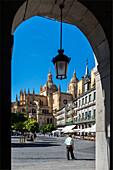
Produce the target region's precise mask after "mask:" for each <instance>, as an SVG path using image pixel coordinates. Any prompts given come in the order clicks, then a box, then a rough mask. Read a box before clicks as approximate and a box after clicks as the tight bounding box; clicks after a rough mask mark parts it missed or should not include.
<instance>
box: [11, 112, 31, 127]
mask: <svg viewBox="0 0 113 170" xmlns="http://www.w3.org/2000/svg"><path fill="white" fill-rule="evenodd" d="M26 120H28V118H27V116H25V115H24V113H11V126H13V125H14V123H19V122H25V121H26Z"/></svg>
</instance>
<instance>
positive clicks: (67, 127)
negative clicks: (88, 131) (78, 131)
mask: <svg viewBox="0 0 113 170" xmlns="http://www.w3.org/2000/svg"><path fill="white" fill-rule="evenodd" d="M75 126H76V125H70V126H65V127H64V128H63V129H62V132H69V131H70V130H72V129H73V128H74V127H75Z"/></svg>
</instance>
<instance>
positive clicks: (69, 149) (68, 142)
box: [64, 134, 75, 160]
mask: <svg viewBox="0 0 113 170" xmlns="http://www.w3.org/2000/svg"><path fill="white" fill-rule="evenodd" d="M64 143H65V145H66V150H67V160H69V152H70V154H71V158H72V159H75V157H74V154H73V150H74V141H73V139H72V137H71V134H69V136H68V137H67V138H66V140H65V142H64Z"/></svg>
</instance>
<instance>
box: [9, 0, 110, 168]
mask: <svg viewBox="0 0 113 170" xmlns="http://www.w3.org/2000/svg"><path fill="white" fill-rule="evenodd" d="M62 2H63V1H61V0H60V1H56V3H55V1H51V0H48V1H39V0H37V1H36V0H29V1H26V2H25V3H24V4H23V5H22V6H21V7H20V8H19V10H18V11H17V13H16V15H15V17H14V20H13V24H12V34H13V32H14V30H15V29H16V28H17V26H18V25H19V24H20V23H22V22H23V21H24V20H27V19H28V18H30V17H33V16H35V15H38V16H42V17H47V18H49V19H55V20H58V21H59V20H60V11H59V5H60V4H61V3H62ZM63 22H66V23H69V24H73V25H76V26H77V27H78V28H79V29H80V30H81V31H82V32H83V33H84V35H85V36H86V37H87V39H88V40H89V42H90V44H91V46H92V49H93V51H94V55H95V60H96V66H97V68H96V70H95V76H96V91H97V97H96V102H97V103H96V110H97V111H96V113H97V114H96V124H97V129H96V170H101V169H102V170H104V169H105V170H108V169H109V161H110V160H109V155H110V149H109V148H110V146H109V141H110V52H109V45H108V41H107V38H106V35H105V33H104V31H103V29H102V27H101V25H100V23H99V21H98V20H97V19H96V18H95V16H94V15H93V14H92V13H91V12H90V11H89V9H88V8H86V7H85V6H84V5H82V4H81V3H80V2H79V1H77V0H76V1H73V0H71V1H64V10H63ZM102 143H103V144H102Z"/></svg>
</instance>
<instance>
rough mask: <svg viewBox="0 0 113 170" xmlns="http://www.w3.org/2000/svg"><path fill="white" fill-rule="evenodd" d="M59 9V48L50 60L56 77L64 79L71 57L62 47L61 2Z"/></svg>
mask: <svg viewBox="0 0 113 170" xmlns="http://www.w3.org/2000/svg"><path fill="white" fill-rule="evenodd" d="M59 8H60V9H61V34H60V50H58V53H59V54H58V55H57V56H56V57H55V58H53V60H52V62H53V64H54V65H55V73H56V78H57V79H61V80H62V79H66V78H67V70H68V64H69V62H70V60H71V58H68V57H67V56H66V55H64V54H63V53H64V50H63V49H62V9H63V8H64V6H63V4H62V5H60V6H59Z"/></svg>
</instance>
